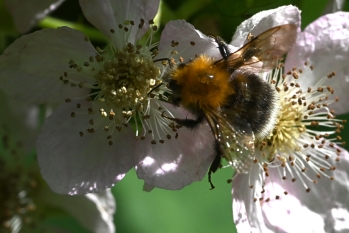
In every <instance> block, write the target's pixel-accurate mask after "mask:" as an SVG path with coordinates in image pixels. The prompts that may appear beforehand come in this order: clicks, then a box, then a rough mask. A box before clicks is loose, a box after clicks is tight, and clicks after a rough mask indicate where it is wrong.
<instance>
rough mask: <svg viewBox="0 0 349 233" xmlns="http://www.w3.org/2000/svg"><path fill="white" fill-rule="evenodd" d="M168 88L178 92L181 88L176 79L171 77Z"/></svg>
mask: <svg viewBox="0 0 349 233" xmlns="http://www.w3.org/2000/svg"><path fill="white" fill-rule="evenodd" d="M168 88H169V89H171V90H172V91H174V92H176V91H177V90H178V89H179V86H178V84H177V82H176V81H175V80H173V79H171V80H170V82H169V83H168Z"/></svg>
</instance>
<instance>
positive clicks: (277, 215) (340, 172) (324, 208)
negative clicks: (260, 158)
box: [233, 149, 349, 233]
mask: <svg viewBox="0 0 349 233" xmlns="http://www.w3.org/2000/svg"><path fill="white" fill-rule="evenodd" d="M342 151H343V152H342V153H341V155H340V161H339V162H337V163H336V161H335V159H336V158H331V162H332V164H334V163H336V164H335V166H336V170H335V171H334V174H333V176H334V180H333V181H331V180H330V179H328V178H326V177H323V178H321V179H318V183H317V184H308V185H310V190H311V191H310V192H309V193H308V192H306V191H305V188H304V186H303V184H302V182H300V181H299V180H297V181H296V182H292V181H291V180H282V178H281V175H280V174H279V172H278V171H277V169H273V168H271V169H269V177H267V178H266V184H265V186H264V193H263V195H264V196H265V197H270V201H268V202H265V201H264V202H255V203H254V202H253V201H252V202H251V198H250V200H249V199H248V198H249V193H247V192H248V191H247V189H246V186H247V185H246V184H248V183H249V180H248V178H247V175H242V176H241V177H240V175H238V177H237V178H238V179H237V181H235V180H234V182H238V185H239V184H244V182H245V185H244V186H245V187H243V186H237V185H236V184H234V190H235V191H234V196H233V198H234V199H233V200H234V205H236V206H234V205H233V213H234V217H235V216H238V214H239V213H241V214H240V219H246V220H247V219H248V221H245V222H244V223H245V224H244V226H245V227H246V228H247V229H248V226H250V227H252V226H254V225H262V226H266V227H267V228H268V229H270V230H272V232H275V231H278V232H292V233H297V232H348V231H349V211H348V210H349V203H348V201H347V197H348V195H349V185H348V181H349V170H348V166H349V154H348V152H347V151H345V150H343V149H342ZM309 172H310V173H309ZM307 173H308V175H310V176H311V177H312V176H315V174H312V172H311V169H308V170H307ZM243 176H245V178H243ZM247 188H248V187H247ZM284 191H287V192H288V194H287V195H285V194H284ZM244 195H246V196H247V199H246V198H245V199H244V198H243V196H244ZM276 195H278V196H279V199H278V200H277V199H276ZM264 200H265V198H264ZM252 203H253V204H252ZM245 205H246V206H247V207H246V209H248V208H249V207H250V206H251V205H252V207H253V208H254V210H255V209H257V210H258V209H260V208H261V209H262V212H259V213H258V211H257V212H252V214H251V213H249V212H248V211H247V213H246V212H243V211H241V210H239V209H237V208H238V207H241V206H243V207H244V206H245ZM242 210H243V209H242ZM235 211H236V213H235ZM256 213H257V214H256ZM237 219H238V218H235V221H237ZM295 223H297V224H295ZM237 224H238V225H237V229H239V222H237ZM241 225H243V224H241ZM261 232H267V231H265V230H263V231H261Z"/></svg>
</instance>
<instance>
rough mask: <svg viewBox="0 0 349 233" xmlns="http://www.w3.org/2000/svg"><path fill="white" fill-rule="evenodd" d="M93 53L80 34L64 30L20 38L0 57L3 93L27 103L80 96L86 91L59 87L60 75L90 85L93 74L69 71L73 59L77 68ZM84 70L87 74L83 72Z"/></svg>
mask: <svg viewBox="0 0 349 233" xmlns="http://www.w3.org/2000/svg"><path fill="white" fill-rule="evenodd" d="M96 54H97V53H96V51H95V49H94V48H93V46H92V45H91V43H89V42H86V41H85V39H84V35H83V34H82V33H80V32H79V31H76V30H73V29H70V28H68V27H61V28H58V29H43V30H41V31H37V32H34V33H32V34H29V35H25V36H22V37H21V38H19V39H18V40H16V41H15V42H14V43H13V44H11V45H10V46H9V47H8V48H7V49H6V50H5V52H4V53H3V54H2V55H1V56H0V82H1V88H2V90H3V91H4V92H6V93H7V94H9V95H10V96H12V97H13V98H16V99H19V100H23V101H26V102H31V103H51V102H62V101H64V100H65V99H67V98H74V97H78V96H84V95H86V94H87V93H89V89H85V88H77V87H71V85H70V84H63V82H62V81H61V80H60V79H59V77H61V76H63V77H64V72H67V76H68V77H69V79H70V80H74V81H76V82H77V83H79V82H93V76H92V75H93V73H92V72H91V71H90V69H88V70H86V69H85V70H83V71H82V72H77V71H76V70H75V69H72V68H69V61H70V59H73V60H74V61H75V62H76V63H77V64H78V65H81V66H82V65H83V63H84V62H88V61H89V60H88V59H89V57H90V56H95V55H96ZM86 71H87V72H86Z"/></svg>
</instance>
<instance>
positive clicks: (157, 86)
mask: <svg viewBox="0 0 349 233" xmlns="http://www.w3.org/2000/svg"><path fill="white" fill-rule="evenodd" d="M162 84H164V83H163V82H161V83H159V84H158V85H156V86H155V87H154V88H153V89H151V90H150V91H149V92H148V94H147V95H148V96H149V95H150V94H151V93H152V92H153V91H155V90H156V89H158V88H159V87H160V86H161V85H162Z"/></svg>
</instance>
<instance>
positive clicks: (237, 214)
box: [232, 164, 273, 233]
mask: <svg viewBox="0 0 349 233" xmlns="http://www.w3.org/2000/svg"><path fill="white" fill-rule="evenodd" d="M259 171H260V170H259V168H258V165H257V164H255V165H254V166H253V167H252V168H251V171H250V173H249V174H237V175H236V176H235V177H234V179H233V182H232V184H233V189H232V195H233V218H234V223H235V225H236V229H237V230H238V232H256V233H257V232H263V233H264V232H266V233H272V232H273V231H270V230H269V229H268V228H267V227H266V226H265V223H264V220H263V215H262V209H261V206H260V205H259V204H258V201H257V202H254V198H258V197H255V196H254V193H255V192H260V191H254V189H257V190H258V189H261V186H262V184H261V182H260V179H259ZM250 185H253V187H254V188H253V189H251V188H250Z"/></svg>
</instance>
